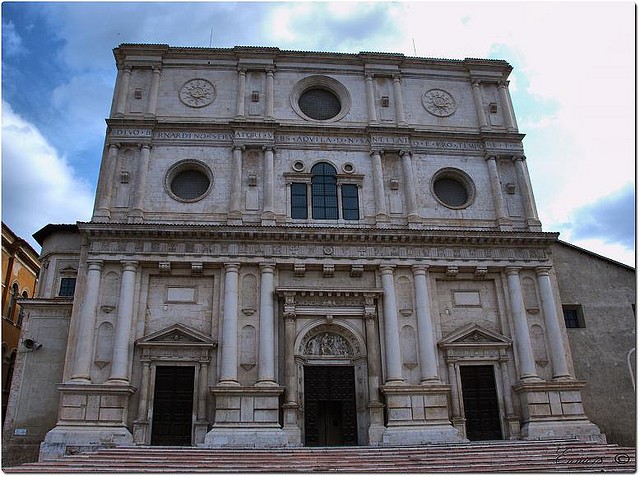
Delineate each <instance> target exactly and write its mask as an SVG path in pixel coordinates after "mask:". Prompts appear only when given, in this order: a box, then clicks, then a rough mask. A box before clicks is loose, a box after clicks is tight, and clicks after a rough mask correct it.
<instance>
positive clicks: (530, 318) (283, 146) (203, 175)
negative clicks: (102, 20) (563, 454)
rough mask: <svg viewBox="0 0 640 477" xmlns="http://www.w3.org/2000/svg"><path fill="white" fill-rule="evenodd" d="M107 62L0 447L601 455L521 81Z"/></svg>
mask: <svg viewBox="0 0 640 477" xmlns="http://www.w3.org/2000/svg"><path fill="white" fill-rule="evenodd" d="M114 54H115V59H116V63H117V67H118V77H117V82H116V87H115V92H114V96H113V104H112V108H111V114H110V117H109V118H108V119H107V125H108V127H107V133H106V141H105V149H104V154H103V159H102V165H101V168H100V176H99V182H98V189H97V194H96V202H95V208H94V213H93V217H92V219H91V221H90V222H79V223H77V224H74V225H50V226H47V227H45V228H44V229H42V230H41V231H40V232H38V233H37V234H36V238H38V239H39V240H40V241H41V243H42V244H43V250H42V259H43V268H42V272H41V276H40V281H39V290H38V291H39V293H38V298H34V299H31V300H25V301H24V303H23V306H24V308H25V310H27V311H28V313H29V323H28V328H27V329H26V330H24V331H23V337H29V338H31V339H32V340H34V341H35V342H36V343H39V344H42V346H41V348H38V349H31V350H28V351H29V352H25V353H22V354H21V355H20V357H19V359H18V364H17V366H16V373H17V374H19V376H20V382H21V383H22V385H21V386H20V385H16V387H15V388H14V392H13V394H12V397H11V398H10V402H9V413H8V420H7V423H6V425H5V430H4V431H5V437H7V436H8V439H9V441H8V443H7V440H6V439H5V445H8V446H14V448H16V449H18V448H21V447H20V446H23V448H27V447H28V446H32V447H33V446H36V445H40V457H41V458H43V459H46V458H50V457H53V456H56V455H60V454H63V453H65V452H71V451H75V450H82V449H91V448H95V447H101V446H109V445H118V444H127V445H132V444H135V445H192V446H204V447H258V448H264V447H286V446H318V445H372V446H393V445H420V444H428V443H447V442H451V443H455V442H466V441H469V440H492V439H547V438H564V437H577V438H580V439H584V440H591V441H593V440H595V441H604V439H605V437H604V434H602V433H601V431H600V429H599V428H598V427H597V426H596V425H595V424H593V423H592V422H591V421H590V420H589V418H588V417H587V416H586V415H585V412H584V408H583V403H582V389H583V387H584V386H585V382H583V381H579V380H577V379H576V377H575V372H574V367H573V360H572V357H571V351H570V348H569V342H568V339H567V332H566V329H565V326H564V321H563V318H562V316H563V315H562V305H561V300H560V294H559V290H558V284H557V280H556V272H555V269H554V266H553V261H552V258H551V256H550V247H551V246H552V244H553V243H554V242H555V241H556V239H557V234H555V233H548V232H543V231H542V229H541V223H540V221H539V219H538V215H537V211H536V206H535V202H534V197H533V192H532V189H531V184H530V181H529V175H528V172H527V159H526V157H525V155H524V150H523V146H522V138H523V135H522V134H521V133H520V132H519V131H518V127H517V124H516V118H515V114H514V111H513V107H512V103H511V100H510V96H509V91H508V76H509V74H510V72H511V67H510V66H509V65H508V64H507V63H506V62H503V61H498V60H479V59H465V60H442V59H426V58H412V57H406V56H404V55H399V54H386V53H359V54H335V53H319V52H293V51H282V50H279V49H277V48H258V47H235V48H230V49H217V48H213V49H212V48H175V47H169V46H167V45H133V44H124V45H121V46H119V47H118V48H116V49H115V50H114ZM64 278H75V280H76V281H75V284H76V285H75V296H74V297H73V299H69V298H68V297H67V298H65V297H60V296H59V290H60V285H61V281H62V280H63V279H64ZM36 377H37V379H36ZM45 388H46V389H45ZM36 391H37V392H36ZM20 394H29V396H31V398H30V399H32V400H33V402H32V403H31V404H29V402H28V401H25V400H24V397H23V400H22V401H19V395H20ZM25 403H26V404H25ZM29 409H30V410H31V411H29ZM38 413H39V414H38ZM51 416H55V418H52V417H51ZM30 426H31V427H30ZM40 442H42V443H41V444H40Z"/></svg>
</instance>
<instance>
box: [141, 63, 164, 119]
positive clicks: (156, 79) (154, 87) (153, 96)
mask: <svg viewBox="0 0 640 477" xmlns="http://www.w3.org/2000/svg"><path fill="white" fill-rule="evenodd" d="M160 72H161V70H160V67H159V66H154V67H153V77H152V78H151V89H150V90H149V104H148V105H147V113H146V114H145V116H147V117H152V118H153V117H155V115H156V108H157V106H158V88H159V87H160Z"/></svg>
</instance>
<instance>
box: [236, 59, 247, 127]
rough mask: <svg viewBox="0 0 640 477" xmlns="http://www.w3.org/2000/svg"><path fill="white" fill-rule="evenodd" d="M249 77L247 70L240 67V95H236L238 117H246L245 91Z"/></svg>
mask: <svg viewBox="0 0 640 477" xmlns="http://www.w3.org/2000/svg"><path fill="white" fill-rule="evenodd" d="M246 79H247V70H246V69H244V68H238V93H237V94H238V96H237V97H236V119H244V91H245V89H246V87H245V83H246Z"/></svg>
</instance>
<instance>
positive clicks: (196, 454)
mask: <svg viewBox="0 0 640 477" xmlns="http://www.w3.org/2000/svg"><path fill="white" fill-rule="evenodd" d="M4 470H5V471H6V472H15V473H18V472H20V473H33V472H40V473H43V472H55V473H61V472H85V473H90V472H110V473H111V472H158V473H161V472H185V471H187V472H229V473H231V472H544V471H546V472H549V471H553V472H570V471H590V472H599V471H608V472H616V471H618V472H632V471H634V470H635V449H634V448H629V447H619V446H617V445H611V444H609V445H601V444H593V443H582V442H577V441H564V440H557V441H544V442H542V441H539V442H523V441H497V442H486V443H471V444H455V445H429V446H422V447H394V448H389V447H384V448H381V447H314V448H308V447H306V448H290V449H273V450H264V449H204V448H194V447H147V446H136V447H133V446H128V447H117V448H111V449H101V450H97V451H93V452H86V453H81V454H75V455H68V456H64V457H62V458H60V459H56V460H52V461H47V462H40V463H33V464H23V465H20V466H17V467H9V468H5V469H4Z"/></svg>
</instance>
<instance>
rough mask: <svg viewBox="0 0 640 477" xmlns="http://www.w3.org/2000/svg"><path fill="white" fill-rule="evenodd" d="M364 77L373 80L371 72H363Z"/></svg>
mask: <svg viewBox="0 0 640 477" xmlns="http://www.w3.org/2000/svg"><path fill="white" fill-rule="evenodd" d="M364 79H365V80H366V81H373V73H365V74H364Z"/></svg>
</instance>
